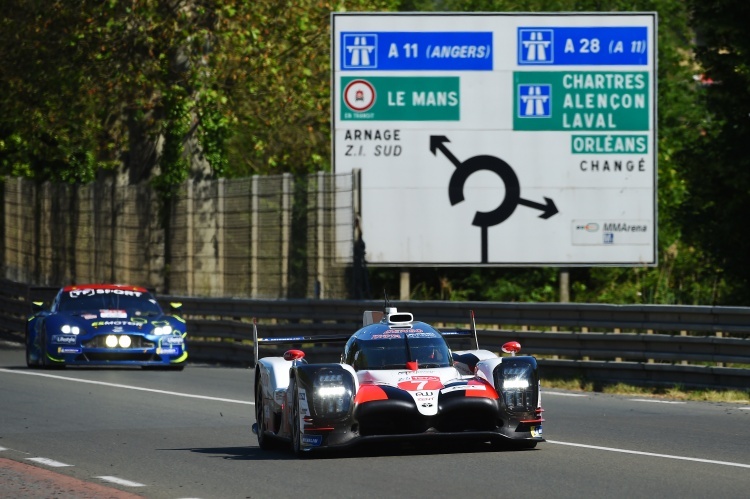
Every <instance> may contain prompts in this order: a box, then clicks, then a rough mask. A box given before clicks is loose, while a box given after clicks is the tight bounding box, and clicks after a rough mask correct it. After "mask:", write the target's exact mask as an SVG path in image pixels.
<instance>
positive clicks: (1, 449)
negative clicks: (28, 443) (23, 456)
mask: <svg viewBox="0 0 750 499" xmlns="http://www.w3.org/2000/svg"><path fill="white" fill-rule="evenodd" d="M4 450H8V448H7V447H0V452H2V451H4Z"/></svg>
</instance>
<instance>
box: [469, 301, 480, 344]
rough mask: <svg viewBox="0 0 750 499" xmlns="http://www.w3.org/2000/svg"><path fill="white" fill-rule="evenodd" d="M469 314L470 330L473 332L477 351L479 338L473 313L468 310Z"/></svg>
mask: <svg viewBox="0 0 750 499" xmlns="http://www.w3.org/2000/svg"><path fill="white" fill-rule="evenodd" d="M469 312H471V330H472V331H473V332H474V343H475V344H476V345H477V350H479V338H478V337H477V323H476V321H475V320H474V311H473V310H470V311H469Z"/></svg>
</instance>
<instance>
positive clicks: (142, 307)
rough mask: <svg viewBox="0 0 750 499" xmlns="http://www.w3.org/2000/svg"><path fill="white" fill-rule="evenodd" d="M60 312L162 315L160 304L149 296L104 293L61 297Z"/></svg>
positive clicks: (64, 295)
mask: <svg viewBox="0 0 750 499" xmlns="http://www.w3.org/2000/svg"><path fill="white" fill-rule="evenodd" d="M57 310H58V311H59V312H87V311H99V310H126V311H127V312H128V314H129V315H152V316H155V315H161V314H162V310H161V307H160V306H159V304H158V303H157V302H156V300H154V298H153V297H152V296H151V295H149V294H145V293H144V294H141V295H140V296H134V295H126V294H115V293H106V294H104V293H102V294H99V293H97V294H91V295H80V294H79V295H77V296H75V297H73V296H70V295H69V294H63V295H62V296H60V302H59V305H58V308H57Z"/></svg>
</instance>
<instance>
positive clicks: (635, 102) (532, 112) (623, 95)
mask: <svg viewBox="0 0 750 499" xmlns="http://www.w3.org/2000/svg"><path fill="white" fill-rule="evenodd" d="M649 90H650V84H649V74H648V72H646V71H544V72H542V71H516V72H514V73H513V95H514V99H513V130H524V131H542V130H545V131H547V130H549V131H570V132H575V131H598V132H618V131H647V130H649V111H650V102H649Z"/></svg>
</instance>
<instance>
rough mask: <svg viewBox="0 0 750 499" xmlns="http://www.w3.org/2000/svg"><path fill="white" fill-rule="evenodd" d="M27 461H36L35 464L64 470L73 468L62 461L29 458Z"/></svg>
mask: <svg viewBox="0 0 750 499" xmlns="http://www.w3.org/2000/svg"><path fill="white" fill-rule="evenodd" d="M27 459H28V460H29V461H34V462H35V463H39V464H44V465H47V466H51V467H53V468H63V467H65V466H73V465H72V464H65V463H61V462H60V461H55V460H54V459H47V458H46V457H29V458H27Z"/></svg>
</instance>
